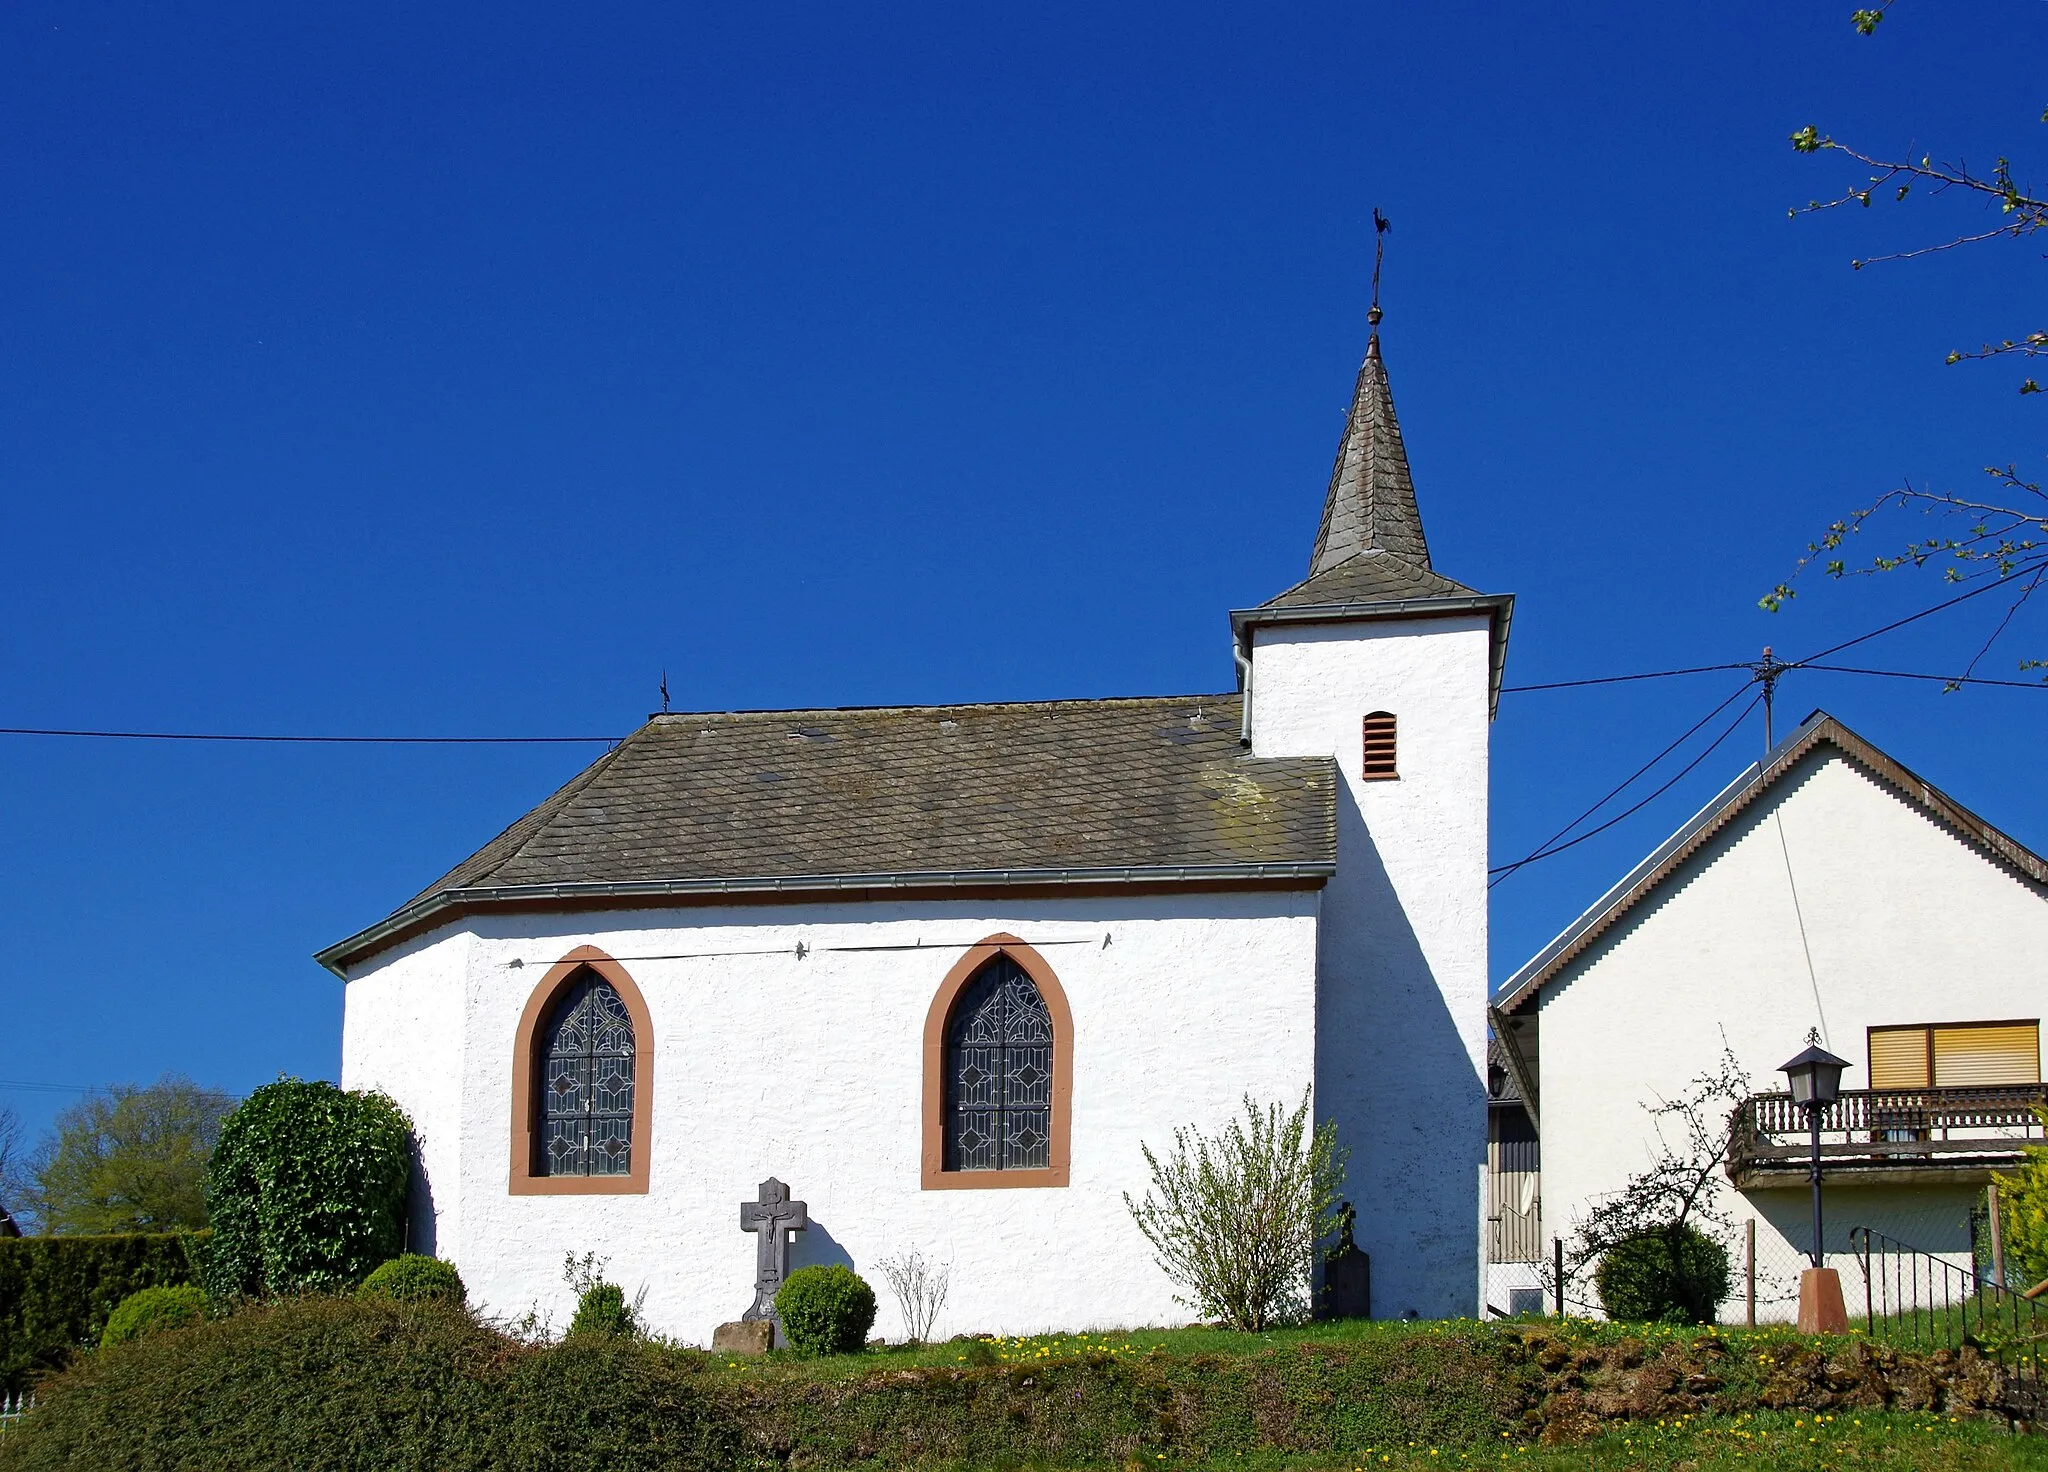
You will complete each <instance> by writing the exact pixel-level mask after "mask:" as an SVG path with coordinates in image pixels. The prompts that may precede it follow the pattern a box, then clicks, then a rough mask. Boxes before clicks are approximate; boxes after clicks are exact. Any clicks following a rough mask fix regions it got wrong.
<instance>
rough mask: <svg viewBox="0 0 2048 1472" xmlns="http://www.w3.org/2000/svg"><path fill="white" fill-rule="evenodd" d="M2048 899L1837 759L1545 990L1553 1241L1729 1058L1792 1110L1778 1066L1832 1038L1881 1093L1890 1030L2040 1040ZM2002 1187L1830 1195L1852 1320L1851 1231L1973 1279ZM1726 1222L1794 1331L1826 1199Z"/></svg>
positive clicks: (1973, 1179)
mask: <svg viewBox="0 0 2048 1472" xmlns="http://www.w3.org/2000/svg"><path fill="white" fill-rule="evenodd" d="M1788 862H1789V869H1790V879H1789V881H1788V872H1787V871H1788ZM1795 884H1796V894H1797V909H1796V911H1795V901H1794V892H1795V891H1794V885H1795ZM2044 895H2048V891H2044V890H2043V888H2042V887H2041V886H2040V885H2038V884H2037V883H2036V882H2034V881H2033V880H2031V879H2030V878H2027V877H2024V876H2022V875H2021V874H2019V873H2017V872H2015V870H2014V869H2013V868H2012V867H2011V866H2010V865H2008V864H2005V863H2001V862H1998V861H1995V860H1994V859H1992V858H1991V857H1990V856H1988V855H1987V853H1986V852H1985V851H1984V850H1983V849H1982V848H1981V847H1980V846H1977V845H1975V844H1973V843H1971V842H1969V841H1966V839H1965V838H1964V837H1963V836H1961V835H1959V833H1958V832H1957V831H1956V830H1955V829H1953V828H1952V827H1950V826H1947V825H1945V824H1944V823H1942V822H1940V821H1938V820H1937V819H1936V818H1935V817H1934V816H1933V815H1932V814H1930V812H1929V811H1928V810H1927V809H1926V808H1925V807H1923V806H1922V805H1920V804H1918V803H1916V802H1913V801H1911V800H1909V799H1908V798H1907V797H1906V796H1905V795H1904V794H1902V793H1901V792H1900V791H1899V790H1897V789H1895V788H1894V787H1892V786H1890V785H1888V784H1887V783H1885V782H1883V781H1880V780H1879V779H1878V778H1877V777H1876V776H1874V775H1873V774H1872V772H1871V771H1869V770H1867V769H1865V768H1864V767H1863V766H1862V765H1860V764H1859V763H1857V762H1855V761H1852V760H1850V759H1849V757H1848V756H1846V755H1845V754H1844V753H1843V751H1842V750H1841V749H1840V748H1838V747H1836V746H1834V745H1832V744H1826V743H1823V744H1821V745H1819V746H1817V747H1815V748H1814V749H1813V750H1812V751H1811V752H1810V753H1808V754H1807V755H1805V756H1804V757H1803V758H1801V759H1800V760H1799V762H1798V764H1797V765H1796V766H1794V767H1792V768H1791V769H1790V770H1789V771H1788V772H1787V773H1786V774H1785V775H1784V776H1783V777H1781V778H1779V779H1778V780H1777V781H1776V782H1775V783H1774V784H1773V785H1772V786H1771V787H1770V788H1768V789H1767V790H1766V791H1765V792H1764V793H1762V794H1761V795H1759V796H1758V797H1757V798H1756V799H1755V800H1754V801H1753V802H1752V803H1751V804H1750V805H1749V806H1748V807H1747V808H1746V809H1744V810H1743V811H1742V812H1740V813H1739V814H1738V815H1737V816H1736V817H1735V818H1734V819H1733V820H1732V821H1730V822H1729V823H1728V824H1727V825H1726V826H1725V827H1723V828H1722V829H1721V830H1720V831H1719V832H1718V833H1716V834H1714V835H1713V836H1712V837H1711V838H1710V839H1709V840H1708V841H1707V842H1706V843H1705V845H1704V846H1703V847H1701V848H1700V849H1699V851H1698V852H1696V853H1694V854H1693V855H1692V856H1691V857H1690V858H1688V859H1686V860H1684V862H1683V863H1682V864H1681V865H1680V866H1679V868H1678V869H1677V870H1676V871H1675V872H1673V873H1671V874H1670V875H1669V877H1667V878H1666V879H1664V880H1663V881H1661V882H1660V883H1659V884H1658V885H1657V886H1656V887H1655V888H1654V889H1653V890H1652V891H1651V892H1650V893H1649V894H1648V895H1646V896H1645V897H1644V898H1643V899H1641V900H1640V901H1639V902H1638V903H1637V904H1636V905H1635V906H1634V907H1633V908H1632V909H1631V910H1630V911H1629V912H1628V914H1627V915H1626V917H1625V918H1623V919H1622V920H1621V921H1620V922H1619V923H1618V924H1616V925H1615V926H1613V928H1612V929H1610V930H1609V931H1608V932H1607V933H1606V934H1604V935H1603V936H1601V938H1600V939H1599V940H1598V941H1597V942H1596V943H1594V944H1593V945H1592V946H1591V947H1590V948H1589V949H1588V950H1587V951H1586V952H1585V953H1584V954H1583V955H1581V956H1579V957H1578V958H1577V959H1576V960H1574V961H1572V962H1571V963H1570V964H1569V965H1568V966H1566V967H1565V968H1564V969H1563V970H1562V971H1561V972H1559V973H1558V974H1557V975H1556V976H1555V978H1554V979H1552V980H1549V981H1547V982H1545V983H1543V984H1542V985H1541V987H1540V992H1539V995H1538V997H1537V999H1536V1001H1535V1002H1534V1003H1533V1005H1534V1006H1535V1008H1536V1010H1537V1017H1538V1023H1537V1026H1538V1029H1539V1035H1540V1039H1541V1044H1540V1059H1541V1062H1540V1068H1539V1072H1540V1076H1541V1123H1542V1150H1543V1161H1542V1177H1543V1179H1542V1200H1543V1215H1544V1237H1545V1239H1546V1241H1547V1240H1548V1239H1549V1238H1550V1237H1551V1236H1553V1235H1557V1236H1565V1237H1567V1238H1569V1237H1570V1235H1571V1234H1572V1230H1573V1223H1574V1221H1575V1220H1577V1219H1580V1218H1581V1217H1582V1216H1583V1214H1584V1213H1585V1212H1586V1211H1587V1210H1588V1208H1589V1207H1590V1206H1591V1205H1592V1204H1593V1203H1594V1202H1595V1201H1596V1200H1597V1199H1598V1198H1599V1197H1601V1196H1602V1195H1604V1194H1606V1193H1609V1192H1613V1191H1616V1190H1618V1189H1619V1188H1620V1187H1621V1186H1622V1185H1623V1184H1624V1183H1625V1182H1626V1181H1627V1179H1628V1178H1629V1176H1630V1175H1631V1174H1632V1173H1634V1172H1636V1171H1640V1170H1642V1169H1643V1168H1644V1167H1645V1166H1647V1165H1648V1164H1649V1162H1650V1160H1651V1158H1652V1155H1653V1153H1654V1149H1655V1137H1654V1134H1653V1130H1652V1125H1651V1121H1650V1118H1649V1116H1648V1114H1647V1113H1646V1112H1645V1111H1644V1109H1643V1108H1642V1106H1643V1105H1645V1104H1648V1103H1651V1102H1654V1101H1656V1100H1659V1099H1664V1098H1670V1097H1674V1096H1676V1095H1677V1094H1679V1093H1681V1092H1683V1091H1684V1090H1685V1088H1686V1085H1687V1083H1688V1081H1689V1080H1691V1079H1693V1078H1694V1077H1696V1076H1697V1075H1699V1074H1702V1073H1705V1072H1709V1071H1711V1070H1713V1069H1714V1068H1715V1066H1716V1064H1717V1061H1718V1060H1719V1058H1720V1056H1721V1050H1722V1047H1723V1045H1724V1043H1725V1045H1726V1046H1727V1047H1728V1048H1730V1049H1732V1050H1733V1051H1734V1054H1735V1056H1736V1058H1737V1059H1738V1060H1739V1061H1740V1063H1741V1065H1742V1067H1743V1069H1744V1070H1745V1071H1746V1073H1747V1074H1748V1076H1749V1079H1750V1082H1751V1085H1752V1087H1753V1088H1754V1090H1755V1091H1756V1092H1759V1093H1762V1092H1768V1091H1774V1090H1780V1089H1782V1088H1783V1086H1784V1080H1783V1077H1782V1075H1779V1074H1778V1073H1777V1072H1776V1070H1777V1067H1778V1065H1779V1064H1781V1063H1783V1062H1784V1061H1785V1060H1786V1059H1788V1058H1790V1057H1791V1056H1792V1055H1793V1054H1795V1053H1797V1052H1798V1051H1799V1050H1800V1049H1801V1048H1802V1047H1803V1046H1804V1042H1805V1037H1806V1032H1807V1029H1808V1028H1812V1027H1817V1028H1819V1029H1820V1031H1821V1035H1822V1038H1823V1041H1824V1042H1825V1044H1826V1045H1827V1046H1828V1047H1829V1048H1830V1049H1832V1050H1833V1051H1834V1052H1835V1053H1837V1054H1839V1055H1840V1056H1842V1057H1844V1058H1846V1059H1848V1060H1850V1068H1849V1069H1848V1071H1847V1073H1846V1074H1845V1075H1844V1077H1843V1080H1842V1086H1843V1088H1845V1089H1862V1088H1868V1087H1869V1086H1870V1084H1869V1080H1868V1073H1867V1046H1866V1039H1867V1033H1868V1029H1870V1028H1872V1027H1888V1026H1897V1025H1906V1024H1926V1023H1968V1022H2003V1021H2010V1020H2023V1019H2038V1018H2040V1017H2041V1016H2042V1014H2043V1013H2044V1011H2048V1006H2044V1002H2048V962H2044V961H2043V957H2048V904H2044V903H2043V899H2044ZM1802 917H1803V919H1804V922H1805V927H1804V928H1805V944H1804V945H1802V941H1801V933H1800V923H1799V922H1800V919H1801V918H1802ZM1809 949H1810V952H1811V957H1812V972H1811V975H1809V972H1808V963H1807V951H1808V950H1809ZM1511 985H1512V984H1511ZM1529 1005H1531V1004H1528V1003H1525V1004H1524V1006H1523V1007H1522V1009H1521V1010H1522V1011H1523V1012H1525V1013H1526V1011H1527V1010H1528V1007H1529ZM1983 1180H1984V1177H1983V1174H1982V1172H1976V1173H1974V1174H1973V1173H1970V1172H1958V1171H1949V1172H1946V1173H1944V1172H1942V1171H1938V1170H1917V1171H1916V1170H1904V1169H1900V1170H1889V1171H1862V1172H1847V1171H1837V1172H1836V1173H1835V1174H1833V1175H1831V1176H1830V1177H1829V1178H1828V1188H1827V1197H1826V1207H1827V1219H1826V1243H1825V1247H1826V1252H1827V1254H1828V1262H1829V1265H1830V1266H1833V1267H1836V1268H1838V1269H1839V1270H1840V1271H1841V1273H1842V1281H1843V1287H1844V1291H1845V1293H1847V1295H1848V1296H1849V1297H1850V1298H1851V1299H1852V1300H1854V1303H1853V1304H1852V1312H1860V1311H1861V1294H1862V1275H1861V1270H1860V1266H1859V1264H1858V1263H1857V1260H1856V1259H1855V1258H1854V1257H1853V1256H1852V1255H1850V1254H1849V1250H1848V1248H1849V1243H1848V1234H1849V1231H1850V1229H1851V1228H1852V1227H1855V1226H1867V1227H1871V1228H1873V1229H1875V1230H1878V1231H1881V1232H1884V1233H1886V1234H1887V1235H1890V1236H1893V1237H1897V1238H1899V1239H1901V1240H1903V1241H1905V1242H1907V1243H1909V1244H1910V1245H1912V1246H1914V1247H1916V1248H1919V1249H1920V1250H1922V1251H1927V1252H1933V1253H1937V1254H1940V1255H1944V1256H1949V1257H1952V1258H1955V1259H1956V1260H1958V1261H1966V1260H1967V1257H1968V1254H1969V1251H1970V1242H1969V1225H1968V1213H1969V1208H1970V1204H1971V1202H1972V1201H1973V1200H1974V1199H1975V1197H1976V1196H1977V1195H1978V1193H1979V1192H1981V1190H1982V1188H1983ZM1723 1200H1724V1201H1726V1202H1727V1203H1728V1205H1729V1207H1730V1208H1731V1210H1732V1212H1733V1214H1734V1216H1735V1218H1736V1221H1737V1224H1738V1228H1739V1227H1740V1226H1741V1224H1742V1223H1743V1222H1744V1221H1746V1220H1749V1219H1753V1220H1754V1221H1755V1222H1756V1232H1757V1239H1758V1252H1757V1257H1758V1261H1759V1263H1760V1265H1761V1273H1762V1281H1761V1282H1760V1285H1759V1300H1760V1301H1759V1318H1760V1319H1765V1320H1771V1319H1789V1318H1791V1317H1793V1315H1794V1310H1795V1308H1796V1303H1795V1302H1794V1295H1796V1290H1797V1285H1796V1281H1794V1276H1795V1275H1796V1272H1797V1269H1798V1267H1799V1266H1800V1259H1801V1255H1802V1254H1804V1253H1805V1252H1806V1251H1807V1250H1808V1248H1809V1243H1810V1240H1811V1229H1810V1226H1809V1221H1808V1210H1809V1200H1810V1198H1809V1194H1808V1191H1807V1188H1806V1187H1805V1185H1804V1183H1803V1182H1800V1181H1796V1180H1794V1181H1785V1182H1781V1183H1777V1184H1774V1185H1773V1186H1771V1187H1769V1188H1753V1189H1750V1190H1748V1191H1747V1192H1743V1193H1738V1192H1736V1191H1734V1190H1733V1189H1732V1188H1731V1189H1725V1190H1724V1191H1723ZM1736 1274H1737V1283H1738V1286H1737V1289H1736V1293H1735V1296H1734V1297H1732V1298H1731V1299H1730V1300H1729V1301H1728V1303H1727V1304H1726V1305H1724V1308H1723V1316H1724V1318H1728V1319H1731V1320H1732V1319H1739V1318H1740V1317H1741V1316H1742V1315H1743V1313H1744V1312H1745V1303H1744V1299H1743V1292H1742V1288H1741V1286H1740V1280H1741V1266H1740V1253H1739V1251H1738V1254H1737V1268H1736Z"/></svg>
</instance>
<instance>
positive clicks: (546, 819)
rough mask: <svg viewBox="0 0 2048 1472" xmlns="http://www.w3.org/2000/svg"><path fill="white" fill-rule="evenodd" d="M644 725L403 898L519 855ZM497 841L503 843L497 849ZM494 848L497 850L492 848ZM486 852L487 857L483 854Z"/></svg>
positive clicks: (464, 880) (484, 873)
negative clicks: (478, 846)
mask: <svg viewBox="0 0 2048 1472" xmlns="http://www.w3.org/2000/svg"><path fill="white" fill-rule="evenodd" d="M646 729H647V728H646V727H645V726H644V725H643V726H641V727H639V728H638V729H637V730H634V731H631V732H629V733H627V735H626V736H625V737H624V738H622V739H621V740H620V742H619V744H618V745H617V746H614V747H613V748H612V749H611V750H610V751H607V752H606V753H605V754H604V755H602V756H600V757H599V758H598V759H597V760H596V761H594V762H592V763H591V764H590V765H589V766H587V767H585V768H584V769H583V770H582V771H580V772H578V773H577V774H576V775H575V776H573V777H571V778H570V779H569V780H568V781H567V782H564V783H563V784H562V785H561V786H560V787H557V788H556V789H555V790H554V791H553V792H551V793H549V794H548V795H547V796H546V797H544V798H542V799H541V801H540V802H539V803H538V804H536V805H535V806H534V807H532V808H530V809H529V810H528V811H526V812H524V813H522V814H520V815H519V817H518V818H516V819H514V820H513V821H512V822H511V823H508V824H507V825H506V826H505V827H503V828H501V829H500V830H499V831H498V832H497V834H496V835H494V836H493V837H492V838H491V840H490V841H489V842H488V843H486V844H484V845H483V847H481V848H479V849H477V850H475V851H474V852H472V853H471V854H470V855H469V857H468V858H466V859H464V860H463V861H462V862H461V863H459V864H457V865H456V866H455V867H454V868H452V869H450V870H448V871H447V872H446V873H445V874H443V875H442V876H441V877H440V878H439V879H436V880H435V881H434V882H433V883H432V884H430V885H428V886H427V887H426V888H425V889H423V890H421V891H420V892H419V893H418V894H416V895H414V896H413V898H412V899H410V900H408V901H406V904H408V905H411V904H415V903H417V902H418V901H420V900H423V899H425V898H427V897H428V896H429V895H432V894H436V893H439V892H440V891H441V890H444V889H449V888H458V887H466V886H469V885H473V884H475V883H476V882H477V881H478V880H482V879H488V878H490V877H491V876H492V875H493V874H495V873H497V872H498V871H499V870H500V869H502V868H504V867H505V866H506V865H507V864H509V863H511V862H512V861H513V860H514V859H516V858H518V857H519V855H520V854H521V853H522V852H524V851H525V849H526V846H527V845H528V844H530V843H532V842H533V841H534V840H535V839H536V838H538V837H540V836H541V834H543V833H545V832H546V831H547V829H548V825H549V824H551V823H552V822H554V820H555V818H556V817H557V816H559V815H560V814H561V812H562V810H563V809H565V808H567V807H568V806H569V804H570V803H571V802H573V801H574V800H575V799H576V798H577V797H578V796H579V795H580V794H581V793H582V792H583V790H584V789H585V788H587V787H589V786H590V785H591V784H592V783H594V782H595V781H597V779H598V778H599V777H600V776H602V775H603V774H604V772H605V770H606V769H607V768H609V767H610V766H611V765H612V764H613V763H614V762H616V761H617V760H618V757H619V753H620V752H622V751H624V750H625V749H626V747H627V746H628V745H629V744H631V742H632V741H633V740H634V739H635V738H636V737H638V736H639V735H640V733H641V732H642V731H645V730H646ZM514 834H517V835H518V836H517V838H516V839H515V840H514V841H512V842H510V843H506V840H507V839H512V838H513V835H514ZM500 844H504V845H505V846H504V847H503V848H502V849H499V845H500ZM494 849H496V850H498V851H497V852H493V850H494ZM487 855H488V857H486V856H487ZM479 860H482V861H483V862H482V864H481V866H478V861H479ZM458 876H459V877H458Z"/></svg>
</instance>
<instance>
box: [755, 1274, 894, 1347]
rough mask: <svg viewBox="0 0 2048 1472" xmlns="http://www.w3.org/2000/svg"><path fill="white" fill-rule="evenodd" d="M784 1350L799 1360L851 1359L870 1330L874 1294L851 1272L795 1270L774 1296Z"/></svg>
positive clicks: (857, 1275)
mask: <svg viewBox="0 0 2048 1472" xmlns="http://www.w3.org/2000/svg"><path fill="white" fill-rule="evenodd" d="M775 1313H776V1316H777V1317H778V1318H780V1319H781V1320H782V1332H783V1333H784V1334H785V1335H787V1336H788V1338H789V1343H790V1347H791V1348H792V1349H796V1350H800V1351H801V1352H803V1353H804V1354H852V1353H853V1352H854V1351H855V1350H857V1349H860V1348H862V1347H863V1346H864V1345H866V1344H867V1342H868V1330H869V1329H871V1328H873V1327H874V1324H875V1290H874V1289H872V1288H870V1287H869V1286H868V1285H867V1282H866V1280H864V1279H863V1278H862V1277H861V1276H860V1274H858V1273H856V1272H855V1271H854V1270H853V1269H852V1268H849V1267H846V1266H843V1265H842V1264H839V1263H834V1264H833V1265H832V1266H830V1267H810V1268H798V1269H797V1270H796V1271H795V1272H793V1273H791V1274H790V1275H789V1276H788V1277H787V1278H785V1279H784V1280H783V1283H782V1287H781V1289H780V1290H779V1291H778V1292H777V1293H776V1295H775Z"/></svg>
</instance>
